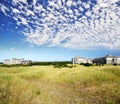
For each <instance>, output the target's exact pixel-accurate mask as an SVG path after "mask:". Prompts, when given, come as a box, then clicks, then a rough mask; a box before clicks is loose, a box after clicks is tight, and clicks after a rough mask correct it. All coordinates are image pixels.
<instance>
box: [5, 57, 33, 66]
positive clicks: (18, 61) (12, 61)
mask: <svg viewBox="0 0 120 104" xmlns="http://www.w3.org/2000/svg"><path fill="white" fill-rule="evenodd" d="M30 62H31V60H24V59H23V58H21V59H17V58H12V59H5V60H3V64H7V65H15V64H29V63H30Z"/></svg>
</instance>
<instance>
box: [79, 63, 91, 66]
mask: <svg viewBox="0 0 120 104" xmlns="http://www.w3.org/2000/svg"><path fill="white" fill-rule="evenodd" d="M80 65H83V66H93V64H90V63H80Z"/></svg>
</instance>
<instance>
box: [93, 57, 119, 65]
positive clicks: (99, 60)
mask: <svg viewBox="0 0 120 104" xmlns="http://www.w3.org/2000/svg"><path fill="white" fill-rule="evenodd" d="M93 63H96V64H120V56H112V55H106V56H105V57H100V58H95V59H93Z"/></svg>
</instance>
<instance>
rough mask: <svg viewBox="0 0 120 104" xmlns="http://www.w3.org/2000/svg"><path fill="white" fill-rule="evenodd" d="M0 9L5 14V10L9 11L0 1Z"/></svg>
mask: <svg viewBox="0 0 120 104" xmlns="http://www.w3.org/2000/svg"><path fill="white" fill-rule="evenodd" d="M0 10H1V11H2V12H3V13H4V14H5V15H7V13H6V12H7V11H9V10H8V8H7V7H6V6H4V5H2V4H1V3H0Z"/></svg>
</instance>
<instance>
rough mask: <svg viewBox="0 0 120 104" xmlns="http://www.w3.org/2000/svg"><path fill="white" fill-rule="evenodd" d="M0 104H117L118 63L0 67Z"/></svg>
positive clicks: (119, 103)
mask: <svg viewBox="0 0 120 104" xmlns="http://www.w3.org/2000/svg"><path fill="white" fill-rule="evenodd" d="M69 66H71V65H69ZM0 104H120V66H110V65H105V66H90V67H85V66H82V65H76V67H73V68H69V67H66V68H65V67H62V68H54V66H52V65H51V66H25V67H23V66H21V67H20V66H19V67H15V66H14V67H0Z"/></svg>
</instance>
